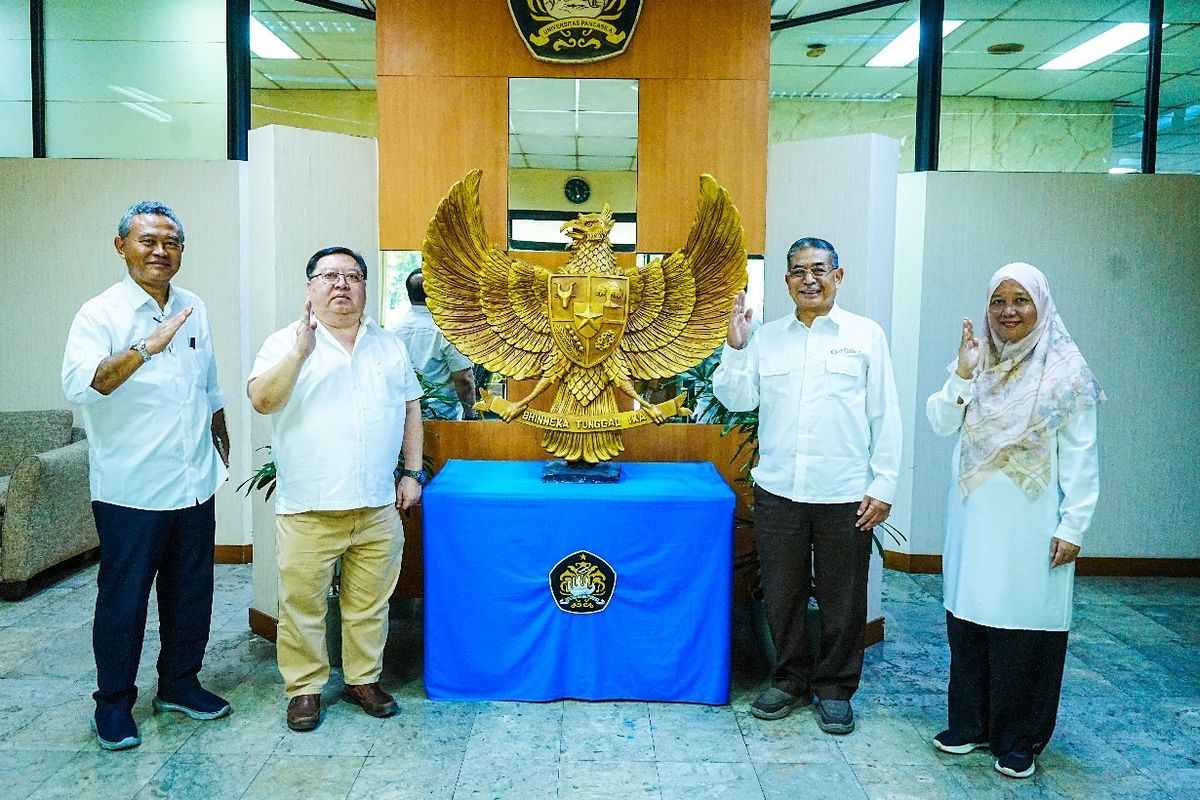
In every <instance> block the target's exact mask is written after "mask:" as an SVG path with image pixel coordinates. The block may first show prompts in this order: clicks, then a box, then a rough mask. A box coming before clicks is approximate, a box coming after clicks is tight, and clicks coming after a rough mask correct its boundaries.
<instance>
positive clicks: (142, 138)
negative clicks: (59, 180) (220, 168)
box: [45, 0, 227, 159]
mask: <svg viewBox="0 0 1200 800" xmlns="http://www.w3.org/2000/svg"><path fill="white" fill-rule="evenodd" d="M213 5H214V4H213V3H212V2H211V0H172V2H169V3H164V2H160V0H55V2H50V3H46V9H45V24H46V150H47V154H48V155H50V156H52V157H65V158H173V159H224V158H225V157H226V153H227V144H226V136H225V125H226V120H225V116H226V93H227V83H226V77H225V75H226V66H225V61H226V56H225V14H224V13H213Z"/></svg>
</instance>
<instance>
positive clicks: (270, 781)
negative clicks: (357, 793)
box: [242, 753, 366, 800]
mask: <svg viewBox="0 0 1200 800" xmlns="http://www.w3.org/2000/svg"><path fill="white" fill-rule="evenodd" d="M365 761H366V758H365V757H363V756H294V755H284V754H278V753H277V754H275V755H272V756H268V757H267V760H266V762H265V763H263V765H262V768H261V769H260V770H259V771H258V774H257V775H255V776H254V780H252V781H251V782H250V785H249V786H248V787H247V789H246V791H245V792H244V793H243V794H242V798H243V800H280V798H292V797H294V798H304V800H345V798H346V797H347V796H349V794H350V790H351V788H352V787H353V786H354V782H355V781H356V780H357V779H358V773H359V772H360V771H361V770H362V767H363V763H364V762H365Z"/></svg>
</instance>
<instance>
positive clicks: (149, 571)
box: [92, 497, 216, 709]
mask: <svg viewBox="0 0 1200 800" xmlns="http://www.w3.org/2000/svg"><path fill="white" fill-rule="evenodd" d="M213 509H214V504H213V498H211V497H210V498H209V499H208V500H207V501H205V502H203V503H200V504H199V505H195V506H191V507H188V508H180V509H175V510H171V511H145V510H142V509H137V508H127V507H125V506H118V505H113V504H111V503H102V502H99V501H93V502H92V513H93V514H94V515H95V517H96V530H97V532H98V534H99V536H100V576H99V579H98V588H99V591H98V593H97V596H96V619H95V624H94V626H93V628H92V647H93V649H94V650H95V653H96V685H97V690H96V693H95V694H94V695H93V697H94V698H95V699H96V707H97V708H98V709H100V708H104V707H106V706H107V707H113V706H117V707H124V708H126V709H129V708H132V707H133V703H134V701H135V700H136V699H137V686H136V685H135V681H136V679H137V671H138V662H139V661H140V660H141V657H142V641H143V639H144V637H145V633H146V610H147V606H148V605H149V602H150V586H151V584H154V583H155V578H157V589H158V618H159V639H160V641H161V643H162V650H161V652H160V653H159V656H158V694H159V696H160V697H165V698H170V697H173V696H179V694H180V693H181V692H184V691H186V690H188V689H190V688H193V687H195V686H198V685H199V678H198V677H197V675H198V674H199V672H200V665H201V663H202V662H203V661H204V648H205V647H206V646H207V645H208V629H209V624H210V622H211V619H212V599H213V542H214V539H215V535H216V517H215V514H214V510H213Z"/></svg>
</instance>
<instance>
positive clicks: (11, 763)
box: [0, 734, 75, 800]
mask: <svg viewBox="0 0 1200 800" xmlns="http://www.w3.org/2000/svg"><path fill="white" fill-rule="evenodd" d="M0 735H2V734H0ZM74 757H75V754H74V753H70V752H64V751H62V750H0V775H2V776H4V777H3V784H4V797H5V798H6V800H23V798H26V797H29V795H31V794H33V792H34V791H35V790H36V789H37V788H38V787H39V786H41V785H42V783H44V782H45V781H46V780H48V779H50V778H51V777H52V776H54V775H56V774H57V773H58V772H59V771H60V770H61V769H62V768H63V767H64V766H66V764H67V762H68V761H70V760H71V759H72V758H74Z"/></svg>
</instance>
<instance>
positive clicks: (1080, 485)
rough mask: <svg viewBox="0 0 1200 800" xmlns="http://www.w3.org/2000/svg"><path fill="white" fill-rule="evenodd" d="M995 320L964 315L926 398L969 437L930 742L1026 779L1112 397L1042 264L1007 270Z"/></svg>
mask: <svg viewBox="0 0 1200 800" xmlns="http://www.w3.org/2000/svg"><path fill="white" fill-rule="evenodd" d="M984 319H985V320H986V323H985V324H986V331H985V333H984V336H983V337H982V341H980V340H979V339H977V338H976V337H975V334H974V328H973V326H972V324H971V320H969V319H964V320H963V327H962V338H961V339H960V341H959V347H958V359H957V360H956V361H955V362H954V363H952V364H951V365H950V370H951V374H950V377H949V379H947V381H946V384H945V385H944V386H943V387H942V389H941V390H940V391H938V392H937V393H935V394H934V395H933V396H931V397H930V398H929V401H928V403H927V404H926V413H927V415H928V417H929V421H930V423H931V424H932V425H933V429H934V431H935V432H936V433H937V434H938V435H941V436H949V435H950V434H952V433H958V434H959V441H958V445H957V447H956V448H955V451H954V459H953V468H952V471H953V475H952V480H951V490H950V497H949V500H948V502H947V510H946V540H945V547H944V548H943V554H942V571H943V576H944V595H945V606H946V635H947V639H948V640H949V643H950V685H949V689H948V707H949V709H948V710H949V714H948V717H949V728H948V729H947V730H945V731H943V732H942V733H939V734H938V735H937V736H935V737H934V740H933V743H934V745H935V746H936V747H937V748H938V749H939V750H942V751H944V752H947V753H954V754H962V753H969V752H971V751H972V750H974V749H976V748H978V747H987V746H990V747H991V749H992V755H993V757H994V758H995V761H994V762H993V763H994V766H995V768H996V770H997V771H998V772H1000V773H1001V774H1003V775H1007V776H1009V777H1013V778H1025V777H1028V776H1030V775H1032V774H1033V772H1034V769H1035V766H1034V759H1035V758H1036V757H1037V755H1038V754H1039V753H1041V752H1042V749H1043V748H1044V747H1045V746H1046V743H1047V742H1048V741H1049V739H1050V735H1051V734H1052V733H1053V732H1054V725H1055V721H1056V718H1057V715H1058V700H1059V692H1060V690H1061V688H1062V674H1063V663H1064V661H1065V659H1066V652H1067V631H1068V629H1069V628H1070V626H1071V598H1072V590H1073V586H1074V578H1075V565H1074V562H1075V557H1076V556H1077V555H1078V554H1079V547H1080V545H1081V543H1082V541H1083V534H1084V532H1085V531H1086V530H1087V528H1088V526H1089V525H1090V523H1091V519H1092V511H1093V510H1094V509H1095V506H1096V499H1097V497H1098V494H1099V486H1100V480H1099V468H1098V458H1097V451H1096V407H1097V406H1098V405H1099V403H1101V402H1102V401H1103V400H1104V393H1103V392H1102V391H1101V390H1100V385H1099V384H1098V383H1097V381H1096V377H1095V376H1094V375H1093V374H1092V371H1091V369H1089V368H1088V365H1087V363H1086V362H1085V361H1084V359H1083V356H1082V355H1081V354H1080V352H1079V348H1077V347H1076V346H1075V343H1074V341H1073V340H1072V339H1071V335H1070V334H1069V333H1067V329H1066V327H1065V326H1064V325H1063V322H1062V319H1061V318H1060V317H1059V315H1058V311H1057V309H1056V308H1055V306H1054V299H1053V298H1052V297H1051V296H1050V287H1049V285H1048V284H1047V282H1046V276H1045V275H1043V274H1042V273H1041V272H1040V271H1038V269H1037V268H1036V267H1033V266H1031V265H1029V264H1022V263H1014V264H1008V265H1006V266H1004V267H1001V268H1000V269H999V270H997V271H996V273H995V274H994V275H993V276H992V279H991V281H989V283H988V303H987V310H986V313H985V316H984Z"/></svg>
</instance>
